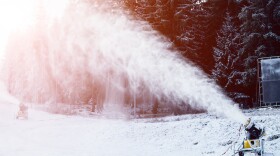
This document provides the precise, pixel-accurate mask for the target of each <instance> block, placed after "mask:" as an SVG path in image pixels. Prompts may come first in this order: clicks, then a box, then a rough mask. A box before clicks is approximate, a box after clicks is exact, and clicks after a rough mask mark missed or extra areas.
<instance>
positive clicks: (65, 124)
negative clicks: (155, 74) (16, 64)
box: [0, 102, 280, 156]
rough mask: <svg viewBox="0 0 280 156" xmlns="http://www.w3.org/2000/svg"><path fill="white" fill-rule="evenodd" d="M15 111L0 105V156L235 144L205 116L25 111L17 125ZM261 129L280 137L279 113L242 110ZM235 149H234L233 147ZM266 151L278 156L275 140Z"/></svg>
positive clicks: (234, 134)
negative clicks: (140, 116) (25, 116)
mask: <svg viewBox="0 0 280 156" xmlns="http://www.w3.org/2000/svg"><path fill="white" fill-rule="evenodd" d="M16 111H17V106H16V105H13V104H4V103H3V102H0V130H1V131H0V132H1V133H0V156H38V155H40V156H64V155H67V156H117V155H120V156H159V155H160V156H186V155H188V156H201V155H211V156H220V155H222V154H223V153H224V152H225V151H227V149H229V150H228V152H227V153H226V154H224V155H228V156H229V155H232V153H233V151H232V148H231V147H232V145H233V144H234V142H235V141H237V140H238V143H240V142H241V141H242V139H243V136H244V133H243V131H241V132H242V133H241V136H240V137H239V138H238V130H239V127H240V125H239V124H238V123H235V122H232V121H230V120H228V119H224V118H217V117H215V116H214V115H209V114H196V115H183V116H173V117H164V118H156V119H136V120H125V119H123V120H120V119H106V118H104V117H103V118H102V117H99V118H97V117H95V118H94V117H82V116H65V115H57V114H49V113H46V112H41V111H37V110H33V109H30V110H29V120H16V119H15V113H16ZM245 114H246V115H247V116H251V117H252V118H253V120H255V122H256V123H258V124H260V125H262V126H265V127H266V129H267V134H268V137H269V136H272V135H277V134H280V122H279V119H280V110H279V109H258V110H249V111H246V112H245ZM236 146H237V145H236ZM265 150H266V151H267V152H269V153H272V152H273V153H274V155H275V156H278V155H280V138H278V139H274V140H271V141H267V142H266V143H265Z"/></svg>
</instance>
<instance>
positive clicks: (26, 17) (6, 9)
mask: <svg viewBox="0 0 280 156" xmlns="http://www.w3.org/2000/svg"><path fill="white" fill-rule="evenodd" d="M67 2H68V0H0V63H1V62H2V61H1V60H2V59H3V53H4V49H5V45H6V43H7V39H8V36H9V34H10V33H11V32H17V31H24V30H25V29H26V28H28V27H30V26H31V25H33V24H34V23H35V22H36V19H38V14H40V11H41V12H43V14H44V15H45V16H47V18H56V17H59V16H61V15H62V14H63V12H64V9H65V7H66V5H67Z"/></svg>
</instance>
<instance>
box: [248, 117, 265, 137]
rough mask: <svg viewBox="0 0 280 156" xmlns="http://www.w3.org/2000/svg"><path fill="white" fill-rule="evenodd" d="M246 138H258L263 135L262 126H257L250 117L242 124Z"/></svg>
mask: <svg viewBox="0 0 280 156" xmlns="http://www.w3.org/2000/svg"><path fill="white" fill-rule="evenodd" d="M244 127H245V131H246V136H247V139H260V138H261V137H262V136H264V128H261V127H260V126H257V125H256V124H255V123H254V122H253V121H252V120H251V118H249V119H248V120H247V122H246V123H245V124H244Z"/></svg>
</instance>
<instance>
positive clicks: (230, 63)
mask: <svg viewBox="0 0 280 156" xmlns="http://www.w3.org/2000/svg"><path fill="white" fill-rule="evenodd" d="M224 19H225V21H224V22H223V24H222V27H221V29H220V30H219V32H218V33H217V38H216V42H217V45H216V46H215V47H214V48H213V56H214V60H215V65H214V69H213V71H212V77H213V78H214V79H215V80H216V81H217V82H218V83H219V85H220V86H221V87H222V88H224V89H225V90H226V91H227V93H228V95H229V96H231V97H232V98H233V99H234V100H237V99H238V96H240V95H242V93H240V92H241V90H239V89H240V83H239V82H238V79H239V77H240V69H241V67H240V62H239V58H240V56H239V53H238V51H239V49H240V47H241V45H240V40H241V38H240V33H239V29H238V27H237V26H236V23H235V22H234V18H233V17H232V16H231V15H230V13H229V10H227V12H226V16H225V18H224ZM237 86H238V87H237Z"/></svg>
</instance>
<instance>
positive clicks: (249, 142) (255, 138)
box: [234, 118, 265, 156]
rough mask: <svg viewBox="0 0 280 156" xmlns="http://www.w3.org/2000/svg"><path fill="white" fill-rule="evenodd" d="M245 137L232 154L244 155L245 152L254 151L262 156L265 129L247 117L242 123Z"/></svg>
mask: <svg viewBox="0 0 280 156" xmlns="http://www.w3.org/2000/svg"><path fill="white" fill-rule="evenodd" d="M244 129H245V134H246V137H245V138H244V140H243V142H242V144H241V145H240V146H239V147H238V149H237V150H235V151H234V155H235V154H238V155H239V156H244V154H245V153H254V154H255V155H257V156H264V139H262V137H263V136H264V135H265V129H264V128H262V127H260V126H258V125H257V124H255V123H254V122H253V121H252V120H251V118H249V119H248V120H247V121H246V123H245V124H244Z"/></svg>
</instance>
